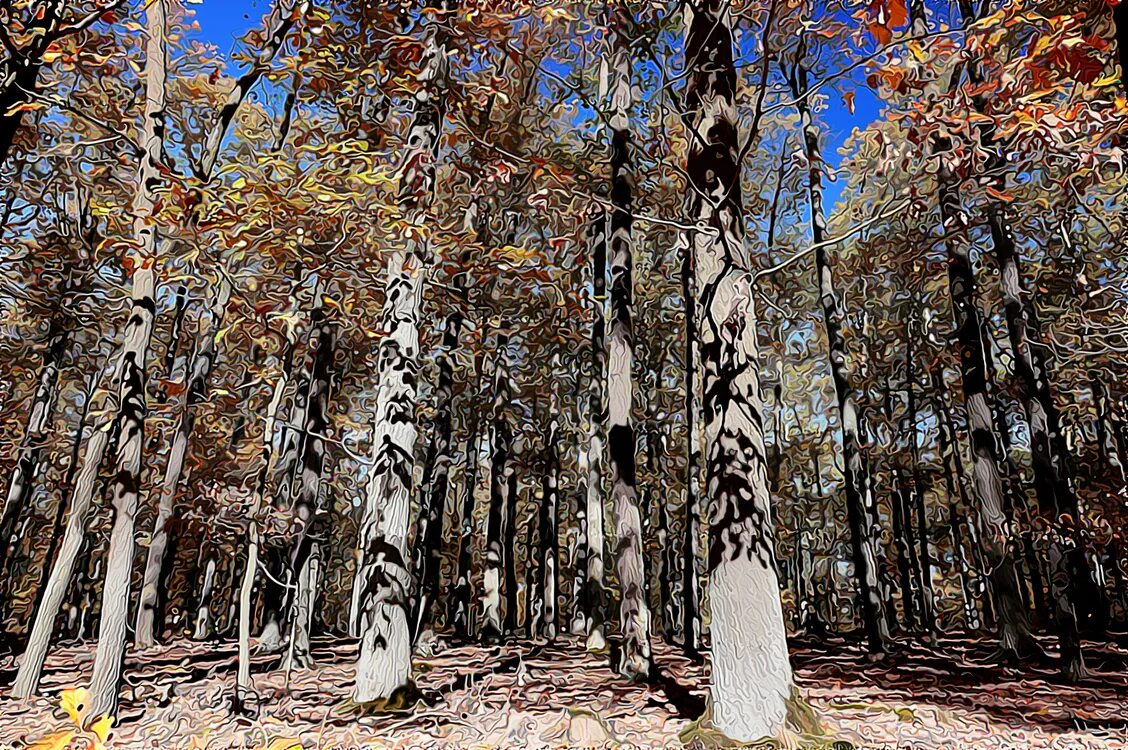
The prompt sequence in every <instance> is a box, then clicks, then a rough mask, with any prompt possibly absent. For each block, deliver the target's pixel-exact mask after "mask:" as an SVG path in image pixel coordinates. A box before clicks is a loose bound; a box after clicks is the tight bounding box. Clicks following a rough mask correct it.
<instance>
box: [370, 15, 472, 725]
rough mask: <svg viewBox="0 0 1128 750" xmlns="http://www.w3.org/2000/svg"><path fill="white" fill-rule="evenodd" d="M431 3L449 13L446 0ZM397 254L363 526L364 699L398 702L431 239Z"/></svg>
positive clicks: (403, 203)
mask: <svg viewBox="0 0 1128 750" xmlns="http://www.w3.org/2000/svg"><path fill="white" fill-rule="evenodd" d="M431 7H433V8H435V9H436V10H437V11H438V14H439V15H440V16H441V15H442V14H443V12H444V11H447V10H449V7H448V4H447V2H446V0H441V1H440V2H438V3H436V4H433V5H432V6H431ZM440 20H442V19H441V18H438V17H432V18H429V19H427V20H426V21H425V28H424V33H423V46H422V57H421V59H420V62H419V73H418V75H417V78H416V80H417V82H418V90H417V91H416V93H415V99H414V106H413V111H412V118H411V126H410V130H409V133H408V139H407V147H406V149H405V151H404V154H403V156H404V159H403V162H402V163H403V173H402V179H401V183H400V189H399V196H398V201H399V204H400V207H401V209H402V211H403V213H404V217H405V219H406V221H407V222H408V223H410V224H411V225H412V226H413V227H415V228H416V230H417V231H421V232H423V233H429V231H430V228H429V227H427V222H428V221H429V219H428V216H427V213H428V210H429V208H430V205H431V201H432V198H433V195H434V185H435V154H436V152H437V150H438V145H439V135H440V133H441V130H442V124H443V119H444V117H445V106H446V82H447V69H446V68H447V51H446V45H445V42H444V40H443V38H442V31H441V29H440ZM407 244H408V247H407V248H406V249H405V250H402V251H396V252H392V253H390V254H389V259H388V265H387V286H386V291H385V300H384V311H383V327H384V330H385V331H387V334H386V336H385V337H384V339H383V341H382V342H381V353H380V364H381V366H380V374H379V393H380V400H379V407H378V416H377V422H376V435H375V438H374V440H373V444H374V448H373V467H372V477H371V479H370V481H369V483H368V491H367V497H366V500H365V509H364V520H363V522H362V524H361V532H360V537H361V543H360V550H361V558H360V562H359V565H358V568H357V579H356V584H355V585H356V586H358V587H359V588H360V589H361V604H360V607H359V611H360V612H361V617H360V620H361V622H360V626H361V627H360V634H361V640H360V654H359V656H358V658H357V674H356V687H355V689H354V691H353V697H354V698H355V700H356V701H357V702H358V703H362V704H363V703H370V702H372V701H375V700H383V699H388V698H390V697H391V696H392V695H393V694H394V693H396V692H397V691H401V690H403V689H406V688H407V686H408V683H409V681H410V679H411V633H410V627H409V625H408V619H407V618H408V607H409V602H408V597H409V595H410V589H411V571H410V570H409V569H408V567H407V565H408V563H407V556H408V550H407V542H408V536H409V534H410V529H409V528H408V527H409V525H410V508H411V493H412V485H413V476H412V475H413V473H414V470H415V469H414V464H415V460H414V453H415V442H416V439H417V435H418V429H417V425H416V417H415V399H416V386H417V382H416V381H417V374H416V373H417V369H418V356H419V315H420V306H421V303H422V296H423V273H422V268H421V264H422V262H423V261H424V260H425V259H426V257H427V255H429V253H430V249H429V246H428V241H427V240H425V239H424V240H422V241H419V240H417V239H409V240H408V243H407Z"/></svg>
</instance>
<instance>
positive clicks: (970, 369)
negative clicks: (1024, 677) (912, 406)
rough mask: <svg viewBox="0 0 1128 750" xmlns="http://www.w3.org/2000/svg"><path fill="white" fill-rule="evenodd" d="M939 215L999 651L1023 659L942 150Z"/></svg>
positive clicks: (961, 218)
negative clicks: (996, 620)
mask: <svg viewBox="0 0 1128 750" xmlns="http://www.w3.org/2000/svg"><path fill="white" fill-rule="evenodd" d="M939 153H940V166H939V168H938V179H939V182H940V216H941V220H942V222H943V228H944V234H945V236H946V237H947V240H946V244H947V252H948V286H949V290H950V293H951V297H952V308H953V311H954V313H955V318H956V321H955V324H956V340H957V346H958V348H959V361H960V371H961V379H962V384H963V392H964V402H965V405H966V409H967V417H968V429H969V432H970V435H971V445H972V462H973V472H972V476H973V478H974V483H975V490H976V494H977V495H978V499H979V508H978V509H977V510H978V513H977V516H978V523H979V527H980V541H981V544H982V545H983V550H984V553H985V554H986V557H987V563H988V564H989V565H990V569H991V582H992V588H993V593H994V597H993V598H994V600H995V607H996V614H997V617H998V625H999V628H998V630H999V632H998V635H999V647H1000V650H1001V652H1002V654H1003V655H1004V657H1006V658H1009V659H1015V658H1018V659H1021V658H1024V657H1025V656H1027V655H1029V654H1030V653H1032V652H1033V651H1035V650H1036V648H1037V647H1036V646H1035V644H1034V643H1033V640H1032V639H1031V637H1030V625H1029V622H1028V621H1027V618H1026V612H1025V610H1024V608H1023V604H1022V596H1021V593H1020V590H1019V580H1018V574H1017V572H1016V570H1015V564H1014V556H1013V553H1012V549H1011V529H1010V522H1009V520H1008V519H1007V516H1006V513H1005V511H1004V508H1003V486H1002V478H1001V474H1000V468H999V464H1000V462H1001V460H1002V457H1001V455H1000V453H1001V445H1000V441H999V436H998V435H997V434H996V433H995V430H994V426H993V424H992V415H991V407H990V403H989V400H988V399H989V393H988V391H989V388H990V373H989V372H988V370H987V365H986V362H987V355H986V351H985V348H984V342H983V338H982V326H981V317H980V312H979V307H978V295H977V293H976V286H975V272H974V270H973V268H972V265H971V256H970V244H969V240H968V220H967V215H966V214H965V213H964V211H963V207H962V206H961V205H960V199H959V192H958V187H957V182H956V179H955V177H954V176H953V174H952V172H951V168H950V164H949V161H948V159H949V158H950V157H949V156H948V155H947V154H946V153H944V149H943V148H940V149H939Z"/></svg>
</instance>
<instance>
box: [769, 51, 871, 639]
mask: <svg viewBox="0 0 1128 750" xmlns="http://www.w3.org/2000/svg"><path fill="white" fill-rule="evenodd" d="M805 53H806V46H805V45H800V53H799V57H798V59H797V60H796V66H795V76H794V77H793V78H792V79H791V86H792V95H793V97H794V98H795V101H796V107H797V108H798V111H799V117H800V125H801V127H802V128H803V142H804V144H805V149H806V155H807V195H808V199H809V202H810V206H811V241H812V242H813V243H814V245H815V247H816V250H815V274H816V275H817V277H818V279H817V280H818V288H819V302H820V304H821V307H822V315H823V325H824V326H825V327H826V336H827V344H828V346H829V350H830V372H831V376H832V378H833V380H834V392H835V395H836V396H837V398H838V414H839V419H840V421H841V425H842V463H843V466H844V468H845V472H844V474H843V479H844V486H845V490H846V513H847V518H848V520H849V524H850V545H851V551H852V555H851V561H852V562H853V564H854V581H855V582H856V584H857V588H858V602H859V604H860V605H861V606H860V607H859V609H860V610H861V613H862V623H863V626H864V629H865V633H866V643H867V645H868V648H869V650H870V652H871V653H880V652H883V651H885V645H886V644H885V641H886V639H887V637H888V633H886V632H884V628H883V627H882V624H881V623H882V621H883V620H884V613H883V612H882V607H883V604H882V601H881V599H880V597H879V596H878V592H877V590H876V585H875V583H876V577H875V571H873V570H872V567H871V566H872V565H873V561H874V554H873V546H874V543H873V539H872V538H870V536H869V533H868V532H869V527H868V525H867V524H866V523H865V520H864V519H865V515H866V513H865V508H864V506H863V502H864V497H865V495H866V493H867V491H868V488H867V487H865V481H864V477H863V475H864V470H863V466H862V462H863V457H862V444H861V440H860V439H859V435H858V422H859V419H861V418H862V417H861V414H860V411H861V408H860V407H859V405H858V404H857V402H856V400H855V397H854V385H853V382H852V379H851V373H850V370H849V364H848V355H847V352H846V339H845V337H844V336H843V333H842V328H843V324H844V318H845V313H846V311H845V309H844V307H843V304H842V298H841V296H840V295H839V293H838V289H837V287H836V286H835V280H834V272H833V270H832V269H831V267H830V258H829V257H828V255H827V249H826V247H825V246H824V245H823V243H824V242H825V241H826V215H825V213H824V210H823V183H822V180H823V169H824V164H823V160H822V148H821V145H820V142H819V141H820V134H819V127H818V125H817V124H816V123H815V121H814V118H813V116H812V114H811V108H810V104H809V99H808V98H807V89H808V87H809V84H808V73H807V68H806V61H805V60H804V59H803V57H804V55H805ZM779 440H780V436H779V435H776V442H777V444H778V442H779Z"/></svg>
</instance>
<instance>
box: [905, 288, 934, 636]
mask: <svg viewBox="0 0 1128 750" xmlns="http://www.w3.org/2000/svg"><path fill="white" fill-rule="evenodd" d="M911 304H912V310H913V312H912V314H911V315H910V317H909V320H908V321H907V323H906V325H905V392H906V399H905V401H906V412H905V416H906V418H907V419H908V429H907V437H908V441H909V459H910V460H911V461H912V477H913V496H912V497H913V511H914V515H915V517H916V521H915V523H916V533H917V539H916V542H917V552H916V559H917V565H916V568H917V570H916V572H917V575H918V576H919V578H920V584H919V589H920V627H921V630H923V631H924V632H925V633H926V634H929V635H931V634H933V633H934V632H935V630H936V604H935V601H934V600H933V591H932V556H931V554H930V552H929V549H928V512H927V508H926V507H925V503H924V476H923V473H922V472H921V470H920V447H919V445H918V443H917V439H918V436H919V434H920V433H919V430H918V424H919V421H918V418H917V406H916V385H917V383H916V357H915V356H914V347H913V326H912V322H913V320H914V318H915V317H916V302H915V300H914V301H913V302H912V303H911Z"/></svg>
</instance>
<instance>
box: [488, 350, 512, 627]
mask: <svg viewBox="0 0 1128 750" xmlns="http://www.w3.org/2000/svg"><path fill="white" fill-rule="evenodd" d="M495 348H496V358H497V359H496V361H495V364H494V385H493V394H494V403H493V414H492V415H491V419H492V422H493V424H492V425H491V428H490V499H489V512H488V514H487V516H486V570H485V578H484V580H483V583H482V627H481V630H480V632H481V634H482V637H483V638H484V639H485V640H486V641H487V642H497V641H498V640H500V639H501V637H502V636H503V635H504V634H505V624H504V622H503V620H502V575H503V571H502V569H503V568H504V566H505V564H506V559H505V548H504V547H503V544H504V539H503V537H504V532H505V516H506V507H507V505H508V504H509V503H511V502H513V501H514V500H515V498H510V497H508V494H509V476H508V474H509V473H510V472H512V471H513V466H512V464H511V462H510V458H509V451H510V448H511V442H512V434H511V430H510V427H509V420H508V417H507V416H506V413H505V409H506V406H507V405H508V403H509V392H508V389H509V376H508V374H507V372H506V370H507V368H508V367H509V363H508V357H509V354H508V350H509V334H508V333H505V332H504V331H499V332H498V334H497V343H496V346H495Z"/></svg>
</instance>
